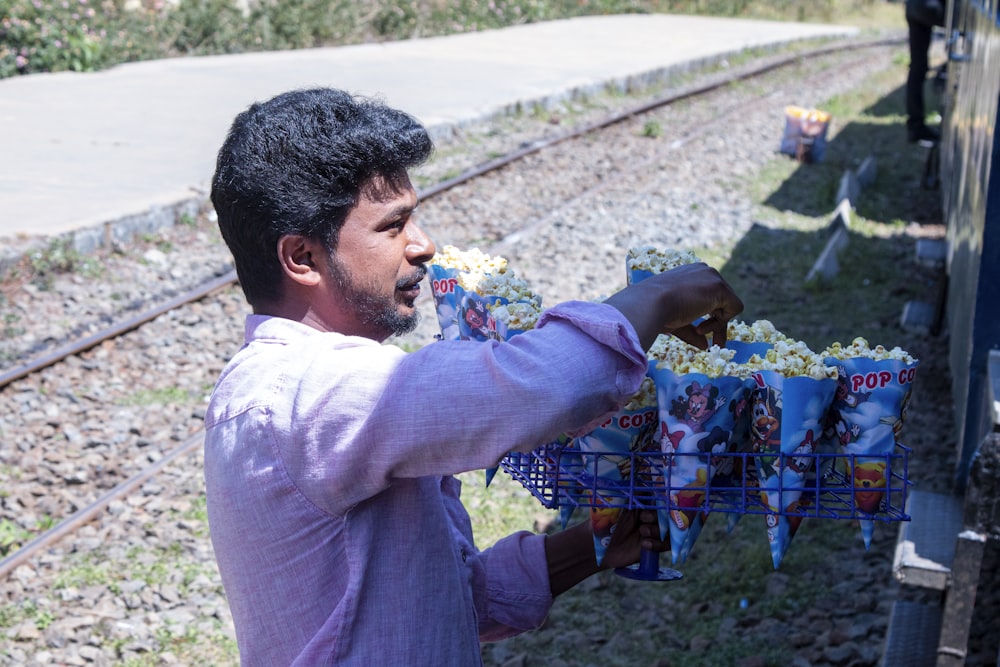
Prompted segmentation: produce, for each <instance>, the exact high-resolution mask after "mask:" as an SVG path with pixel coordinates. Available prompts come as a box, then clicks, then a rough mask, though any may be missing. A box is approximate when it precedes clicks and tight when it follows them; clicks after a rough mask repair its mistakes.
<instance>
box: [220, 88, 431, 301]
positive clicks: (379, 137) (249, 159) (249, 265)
mask: <svg viewBox="0 0 1000 667" xmlns="http://www.w3.org/2000/svg"><path fill="white" fill-rule="evenodd" d="M432 149H433V144H432V142H431V140H430V137H429V136H428V135H427V131H426V130H425V129H424V127H423V126H422V125H421V124H420V123H419V122H418V121H417V120H416V119H415V118H413V117H412V116H410V115H408V114H406V113H403V112H402V111H398V110H396V109H392V108H390V107H388V106H386V105H385V104H383V103H382V102H380V101H377V100H373V99H368V98H361V97H354V96H352V95H350V94H348V93H345V92H343V91H340V90H334V89H329V88H320V89H313V90H296V91H291V92H288V93H284V94H282V95H278V96H277V97H274V98H272V99H270V100H268V101H266V102H260V103H256V104H253V105H252V106H250V108H248V109H247V110H246V111H244V112H242V113H240V114H239V115H238V116H237V117H236V119H235V120H234V121H233V125H232V127H231V128H230V130H229V134H228V136H227V137H226V141H225V143H224V144H223V145H222V148H221V149H220V150H219V157H218V162H217V163H216V170H215V176H214V178H213V179H212V204H213V205H214V206H215V210H216V213H217V214H218V216H219V230H220V231H221V232H222V237H223V238H224V239H225V241H226V244H227V245H228V246H229V249H230V251H231V252H232V254H233V258H234V261H235V263H236V272H237V275H238V276H239V280H240V285H241V286H242V288H243V292H244V294H245V295H246V298H247V301H249V302H250V303H251V304H253V305H257V304H259V303H266V302H272V301H276V300H278V299H279V298H280V297H281V267H280V265H279V263H278V257H277V243H278V239H279V238H280V237H281V236H284V235H285V234H299V235H302V236H305V237H308V238H312V239H316V240H319V241H321V242H322V243H323V245H324V247H325V248H326V249H327V251H328V252H331V253H332V252H333V251H334V250H335V249H336V246H337V239H338V236H339V232H340V228H341V226H342V225H343V223H344V220H345V219H346V217H347V215H348V213H349V212H350V211H351V209H352V208H354V206H355V205H356V204H357V202H358V200H359V198H360V197H361V196H362V194H364V195H366V196H371V197H375V198H377V197H379V196H382V195H386V194H388V193H389V191H399V188H400V187H402V186H403V183H405V177H406V173H407V170H408V169H409V168H411V167H414V166H416V165H419V164H420V163H422V162H424V161H425V160H426V159H427V158H428V157H429V156H430V154H431V151H432ZM385 188H388V189H389V190H388V191H387V190H386V189H385ZM362 190H364V191H363V192H362ZM380 190H381V191H380Z"/></svg>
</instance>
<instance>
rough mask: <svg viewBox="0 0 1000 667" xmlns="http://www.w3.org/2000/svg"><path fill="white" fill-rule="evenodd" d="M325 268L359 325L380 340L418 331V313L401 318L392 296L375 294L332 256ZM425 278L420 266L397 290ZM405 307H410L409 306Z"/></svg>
mask: <svg viewBox="0 0 1000 667" xmlns="http://www.w3.org/2000/svg"><path fill="white" fill-rule="evenodd" d="M327 265H328V267H329V270H330V276H331V277H332V278H333V280H334V282H335V283H336V285H337V288H338V289H339V290H340V295H341V297H343V299H344V302H345V303H346V304H347V305H348V306H350V308H351V310H353V311H354V315H355V316H356V317H357V318H358V321H360V322H361V323H362V324H364V325H365V326H367V327H369V328H371V329H372V331H373V332H374V333H375V334H376V335H378V336H379V337H380V340H384V339H386V338H388V337H389V336H393V335H395V336H402V335H403V334H408V333H410V332H411V331H413V330H414V329H415V328H416V327H417V323H418V322H419V321H420V313H419V312H417V311H416V310H414V311H413V313H412V314H410V315H402V314H400V313H399V310H398V308H399V304H398V303H397V302H396V298H395V297H396V294H395V292H394V293H393V294H392V295H390V296H386V295H384V294H378V293H377V291H376V290H375V287H374V286H373V285H365V284H364V282H363V281H361V280H358V279H357V278H356V277H355V276H354V275H353V274H352V273H351V272H350V271H348V270H347V269H346V268H345V267H344V266H343V265H342V264H341V263H340V262H339V261H338V260H337V258H336V257H334V256H331V257H330V258H329V260H328V262H327ZM426 274H427V269H426V267H424V266H423V265H421V266H419V267H418V268H417V271H416V272H415V274H414V275H413V276H411V277H409V278H406V279H403V280H400V281H398V282H397V283H396V289H405V288H407V287H410V286H411V285H413V284H414V283H417V282H420V281H421V280H423V278H424V276H425V275H426ZM407 305H408V306H411V307H412V306H413V304H412V303H409V304H407Z"/></svg>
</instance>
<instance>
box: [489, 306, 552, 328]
mask: <svg viewBox="0 0 1000 667" xmlns="http://www.w3.org/2000/svg"><path fill="white" fill-rule="evenodd" d="M489 308H490V312H492V313H493V317H495V318H496V319H497V321H498V322H503V324H504V326H505V327H507V329H515V330H518V331H525V330H527V329H534V328H535V325H536V324H538V318H539V317H540V316H541V314H542V309H541V307H540V305H536V304H535V303H529V302H514V303H496V304H493V305H491V306H490V307H489Z"/></svg>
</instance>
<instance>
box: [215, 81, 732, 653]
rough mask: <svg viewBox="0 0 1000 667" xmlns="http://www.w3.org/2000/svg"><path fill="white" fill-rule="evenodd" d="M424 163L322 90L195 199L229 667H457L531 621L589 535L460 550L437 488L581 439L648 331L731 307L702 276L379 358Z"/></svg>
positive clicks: (291, 97) (397, 124)
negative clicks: (227, 286) (203, 247)
mask: <svg viewBox="0 0 1000 667" xmlns="http://www.w3.org/2000/svg"><path fill="white" fill-rule="evenodd" d="M431 148H432V146H431V142H430V140H429V138H428V136H427V133H426V131H425V130H424V128H423V127H421V126H420V125H419V124H418V123H417V122H416V121H415V120H414V119H413V118H411V117H410V116H408V115H406V114H404V113H402V112H400V111H396V110H393V109H390V108H388V107H386V106H384V105H382V104H380V103H377V102H374V101H369V100H363V99H354V98H352V97H351V96H350V95H348V94H346V93H344V92H341V91H337V90H329V89H320V90H308V91H294V92H290V93H286V94H283V95H279V96H278V97H276V98H274V99H272V100H270V101H268V102H264V103H262V104H254V105H253V106H251V107H250V108H249V109H248V110H247V111H245V112H243V113H241V114H240V115H239V116H237V118H236V120H235V122H234V123H233V126H232V128H231V130H230V133H229V135H228V137H227V139H226V141H225V144H224V145H223V147H222V149H221V150H220V152H219V158H218V165H217V170H216V174H215V177H214V179H213V184H212V201H213V203H214V205H215V208H216V211H217V212H218V216H219V227H220V229H221V231H222V234H223V236H224V238H225V240H226V243H227V244H228V245H229V247H230V249H231V251H232V253H233V257H234V259H235V263H236V269H237V272H238V274H239V278H240V283H241V285H242V287H243V290H244V293H245V294H246V297H247V300H248V301H249V302H250V304H251V305H252V307H253V314H252V315H249V316H248V318H247V321H246V343H245V345H244V346H243V348H242V349H241V350H240V351H239V352H238V353H237V354H236V355H235V356H234V358H233V359H232V360H231V361H230V363H229V364H228V365H227V367H226V369H225V370H224V371H223V373H222V376H221V377H220V379H219V382H218V384H217V386H216V388H215V391H214V392H213V395H212V400H211V403H210V405H209V409H208V413H207V415H206V442H205V479H206V486H207V493H208V512H209V521H210V526H211V532H212V541H213V545H214V548H215V553H216V557H217V559H218V562H219V569H220V571H221V573H222V580H223V583H224V585H225V589H226V594H227V597H228V600H229V604H230V607H231V609H232V613H233V618H234V621H235V625H236V634H237V640H238V643H239V648H240V653H241V660H242V662H243V663H244V664H248V665H289V664H295V665H319V664H324V665H326V664H338V665H341V664H343V665H364V666H365V667H371V666H373V665H429V666H434V667H440V666H445V665H447V666H451V665H458V666H462V667H464V666H465V665H478V664H481V659H480V655H479V642H480V641H490V640H495V639H500V638H503V637H507V636H510V635H513V634H516V633H519V632H523V631H525V630H529V629H532V628H535V627H538V626H539V625H540V624H541V623H542V621H543V620H544V618H545V615H546V614H547V612H548V609H549V607H550V606H551V604H552V599H553V597H554V596H556V595H558V594H559V593H561V592H563V591H565V590H567V589H568V588H570V587H572V586H573V585H575V584H576V583H578V582H579V581H581V580H583V579H584V578H586V577H588V576H590V575H591V574H593V573H594V572H596V571H597V569H598V567H597V566H596V565H595V560H596V559H595V555H594V547H593V539H592V535H591V533H590V528H589V525H588V524H587V523H583V524H579V525H578V526H576V527H573V528H570V529H567V530H565V531H562V532H560V533H557V534H554V535H549V536H545V535H533V534H531V533H528V532H519V533H516V534H514V535H511V536H508V537H507V538H504V539H503V540H500V541H499V542H498V543H497V544H495V545H494V546H493V547H492V548H490V549H487V550H484V551H479V550H478V549H477V548H476V547H475V544H474V542H473V537H472V530H471V525H470V521H469V517H468V515H467V514H466V512H465V510H464V508H463V507H462V505H461V502H460V500H459V486H460V485H459V482H458V481H457V480H456V479H455V478H454V477H452V475H454V474H456V473H460V472H463V471H468V470H475V469H482V468H487V467H490V466H494V465H496V462H497V461H498V460H499V459H500V458H501V457H502V456H503V455H504V454H505V453H506V452H508V451H510V450H519V451H530V450H531V449H533V448H534V447H536V446H538V445H539V444H542V443H545V442H549V441H552V440H554V439H555V438H556V437H557V436H559V435H560V434H562V433H571V432H586V431H587V430H590V429H591V428H593V427H594V426H596V425H597V424H600V423H601V422H602V421H603V420H604V419H605V417H607V416H610V415H612V414H614V413H615V412H617V411H618V410H619V409H620V408H621V407H622V406H623V405H624V404H625V403H626V402H627V400H628V399H629V398H630V397H631V396H632V395H633V394H634V393H635V392H636V391H637V390H638V389H639V386H640V384H641V382H642V379H643V377H644V375H645V373H646V368H647V362H646V357H645V350H646V349H647V348H648V347H649V346H650V345H651V344H652V342H653V340H654V339H655V337H656V336H657V335H658V334H660V333H661V332H676V333H678V335H682V336H685V337H686V338H687V339H689V340H691V341H693V342H696V343H698V344H700V345H701V346H702V347H704V346H705V342H706V338H705V337H706V335H707V334H712V335H714V336H715V340H725V328H726V323H727V321H728V320H729V319H730V318H732V317H733V316H734V315H736V314H737V313H739V312H740V311H741V310H742V303H741V302H740V300H739V299H738V298H737V297H736V295H735V294H734V293H733V292H732V290H731V289H730V288H729V286H728V285H727V284H726V283H725V282H724V281H723V280H722V278H721V277H720V276H719V275H718V273H717V272H716V271H714V270H712V269H710V268H709V267H707V266H705V265H704V264H700V265H691V266H686V267H682V268H681V269H677V270H676V271H672V272H670V273H669V274H663V275H660V276H655V277H653V278H649V279H647V280H645V281H642V282H641V283H638V284H637V285H635V286H633V287H630V288H627V289H625V290H623V291H622V292H619V293H618V294H615V295H614V296H612V297H611V298H610V299H608V300H607V302H606V303H605V304H593V303H568V304H562V305H559V306H556V307H555V308H552V309H551V310H550V311H549V312H548V313H547V314H546V315H545V316H543V318H542V320H541V321H540V323H539V325H538V327H537V328H536V329H535V330H533V331H530V332H527V333H524V334H521V335H519V336H517V337H516V339H515V340H512V341H510V342H506V343H498V342H496V341H489V342H474V341H441V342H435V343H432V344H429V345H427V346H426V347H424V348H422V349H420V350H419V351H417V352H413V353H409V354H407V353H404V352H403V351H402V350H400V349H398V348H396V347H394V346H390V345H383V344H382V342H383V341H384V340H385V339H386V338H387V337H389V336H390V335H393V334H400V333H405V332H406V331H409V330H412V328H413V326H414V325H415V322H416V318H417V312H416V309H415V306H414V303H415V300H416V298H417V296H418V294H419V293H420V282H421V280H422V278H423V277H424V274H425V268H424V263H425V262H427V261H428V260H429V259H430V258H431V257H432V256H433V254H434V251H435V247H434V244H433V242H432V241H431V240H430V238H428V237H427V235H425V233H424V232H423V230H421V229H420V227H419V226H418V225H417V223H416V221H415V220H414V216H413V212H414V209H415V208H416V206H417V197H416V194H415V192H414V190H413V188H412V186H411V184H410V181H409V178H408V176H407V170H408V169H409V168H411V167H413V166H415V165H417V164H419V163H421V162H422V161H423V160H425V159H426V158H427V157H428V155H429V154H430V152H431ZM705 313H709V314H710V317H709V318H708V319H707V320H706V321H704V322H702V323H701V324H700V325H699V326H698V327H697V328H696V327H693V326H691V325H690V324H688V323H690V322H692V321H694V320H695V319H697V318H698V316H699V315H701V314H705ZM469 368H476V369H480V370H481V371H485V372H480V373H479V375H478V377H479V378H480V381H479V382H477V383H475V385H472V384H470V383H468V382H466V380H467V375H468V369H469ZM640 546H643V547H646V548H650V549H654V550H658V551H662V550H665V549H666V548H667V547H666V545H665V544H663V543H662V542H661V541H660V540H659V535H658V531H657V529H656V526H655V516H653V515H652V513H643V514H642V516H639V517H637V516H635V515H629V516H627V517H626V518H625V519H624V520H623V522H622V523H621V524H620V528H619V530H618V531H617V532H616V539H615V541H614V542H613V543H612V545H611V547H610V548H609V549H608V552H607V553H606V555H605V557H604V560H603V563H602V567H615V566H621V565H626V564H629V563H633V562H635V561H636V560H638V557H639V550H640Z"/></svg>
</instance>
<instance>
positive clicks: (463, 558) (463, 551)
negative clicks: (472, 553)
mask: <svg viewBox="0 0 1000 667" xmlns="http://www.w3.org/2000/svg"><path fill="white" fill-rule="evenodd" d="M468 559H469V553H468V552H467V551H466V550H465V549H464V548H463V549H462V562H463V563H464V562H465V561H467V560H468Z"/></svg>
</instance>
